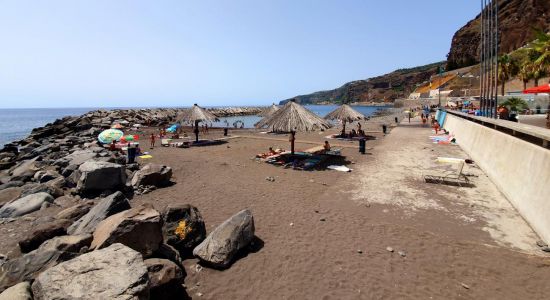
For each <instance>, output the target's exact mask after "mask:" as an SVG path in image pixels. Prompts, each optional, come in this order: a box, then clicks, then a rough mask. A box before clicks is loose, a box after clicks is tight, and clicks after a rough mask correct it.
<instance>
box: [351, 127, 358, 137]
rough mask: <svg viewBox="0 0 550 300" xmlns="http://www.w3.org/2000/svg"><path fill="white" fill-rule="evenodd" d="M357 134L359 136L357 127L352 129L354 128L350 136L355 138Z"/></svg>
mask: <svg viewBox="0 0 550 300" xmlns="http://www.w3.org/2000/svg"><path fill="white" fill-rule="evenodd" d="M356 136H357V131H355V129H352V130H351V133H350V134H349V137H350V138H354V137H356Z"/></svg>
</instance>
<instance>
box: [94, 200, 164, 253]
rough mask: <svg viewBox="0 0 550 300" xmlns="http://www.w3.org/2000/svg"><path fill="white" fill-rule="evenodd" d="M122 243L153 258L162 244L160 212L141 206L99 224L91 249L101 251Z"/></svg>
mask: <svg viewBox="0 0 550 300" xmlns="http://www.w3.org/2000/svg"><path fill="white" fill-rule="evenodd" d="M115 243H121V244H124V245H126V246H128V247H130V248H132V249H134V250H136V251H138V252H139V253H141V254H142V255H143V256H144V257H148V256H151V255H152V254H153V252H155V251H156V250H157V249H158V248H159V246H160V244H161V243H162V224H161V218H160V214H159V212H158V211H156V210H155V209H153V208H152V207H151V206H144V205H142V206H139V207H136V208H132V209H130V210H126V211H123V212H121V213H118V214H116V215H112V216H110V217H108V218H107V219H105V220H103V221H102V222H101V223H99V224H98V225H97V227H96V230H95V231H94V240H93V242H92V245H91V248H95V249H101V248H105V247H107V246H109V245H112V244H115Z"/></svg>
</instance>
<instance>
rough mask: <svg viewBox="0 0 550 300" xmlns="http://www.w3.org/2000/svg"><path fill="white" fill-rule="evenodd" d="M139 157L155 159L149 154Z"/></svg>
mask: <svg viewBox="0 0 550 300" xmlns="http://www.w3.org/2000/svg"><path fill="white" fill-rule="evenodd" d="M138 157H139V158H141V159H148V158H153V156H152V155H149V154H146V155H142V156H138Z"/></svg>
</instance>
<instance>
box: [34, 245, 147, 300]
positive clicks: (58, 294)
mask: <svg viewBox="0 0 550 300" xmlns="http://www.w3.org/2000/svg"><path fill="white" fill-rule="evenodd" d="M32 291H33V294H34V299H35V300H40V299H113V300H116V299H121V300H122V299H124V300H127V299H149V286H148V275H147V268H146V267H145V264H144V263H143V258H142V257H141V254H139V252H136V251H134V250H132V249H130V248H128V247H126V246H124V245H122V244H113V245H111V246H109V247H107V248H105V249H101V250H96V251H92V252H90V253H86V254H83V255H81V256H79V257H77V258H75V259H72V260H70V261H66V262H63V263H60V264H58V265H57V266H55V267H52V268H50V269H48V270H46V271H44V272H42V273H41V274H40V275H38V277H37V278H36V280H35V281H34V283H33V285H32Z"/></svg>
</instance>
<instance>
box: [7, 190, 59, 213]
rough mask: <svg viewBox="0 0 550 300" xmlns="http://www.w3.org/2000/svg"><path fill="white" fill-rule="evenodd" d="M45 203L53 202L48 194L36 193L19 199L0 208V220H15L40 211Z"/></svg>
mask: <svg viewBox="0 0 550 300" xmlns="http://www.w3.org/2000/svg"><path fill="white" fill-rule="evenodd" d="M44 202H50V203H51V202H53V197H52V196H51V195H50V194H47V193H36V194H32V195H28V196H25V197H23V198H19V199H17V200H15V201H12V202H10V203H8V204H5V205H4V206H2V207H1V208H0V218H15V217H19V216H22V215H26V214H28V213H31V212H33V211H36V210H39V209H40V207H41V206H42V204H43V203H44Z"/></svg>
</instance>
